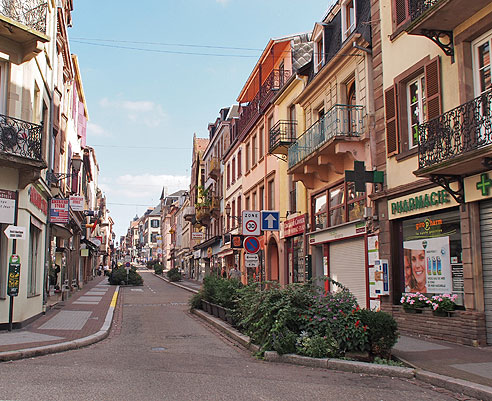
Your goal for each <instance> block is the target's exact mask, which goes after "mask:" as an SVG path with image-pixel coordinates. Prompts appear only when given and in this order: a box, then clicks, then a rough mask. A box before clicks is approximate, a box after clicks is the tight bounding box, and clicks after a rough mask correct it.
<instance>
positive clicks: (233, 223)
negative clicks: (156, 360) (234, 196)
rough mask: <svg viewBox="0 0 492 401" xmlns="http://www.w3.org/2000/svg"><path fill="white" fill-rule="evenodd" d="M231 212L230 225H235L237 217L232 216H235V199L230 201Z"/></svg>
mask: <svg viewBox="0 0 492 401" xmlns="http://www.w3.org/2000/svg"><path fill="white" fill-rule="evenodd" d="M231 214H232V226H233V227H236V222H237V219H235V218H234V217H236V201H235V200H233V201H232V208H231Z"/></svg>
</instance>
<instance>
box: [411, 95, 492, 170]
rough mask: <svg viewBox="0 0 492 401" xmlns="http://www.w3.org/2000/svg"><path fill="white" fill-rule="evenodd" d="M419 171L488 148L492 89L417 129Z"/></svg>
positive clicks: (490, 135)
mask: <svg viewBox="0 0 492 401" xmlns="http://www.w3.org/2000/svg"><path fill="white" fill-rule="evenodd" d="M418 134H419V168H426V167H431V166H434V165H436V164H438V163H442V162H445V161H447V160H451V159H453V158H455V157H456V156H460V155H463V154H465V153H467V152H470V151H472V150H476V149H479V148H482V147H484V146H487V145H491V144H492V89H491V90H489V91H487V92H484V93H483V94H481V95H480V96H478V97H477V98H475V99H473V100H470V101H469V102H466V103H464V104H462V105H460V106H458V107H456V108H454V109H452V110H449V111H448V112H446V113H444V114H441V115H440V116H439V117H436V118H434V119H432V120H430V121H428V122H426V123H424V124H420V125H419V126H418Z"/></svg>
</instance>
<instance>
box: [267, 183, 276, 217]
mask: <svg viewBox="0 0 492 401" xmlns="http://www.w3.org/2000/svg"><path fill="white" fill-rule="evenodd" d="M274 209H275V181H274V180H271V181H268V210H274Z"/></svg>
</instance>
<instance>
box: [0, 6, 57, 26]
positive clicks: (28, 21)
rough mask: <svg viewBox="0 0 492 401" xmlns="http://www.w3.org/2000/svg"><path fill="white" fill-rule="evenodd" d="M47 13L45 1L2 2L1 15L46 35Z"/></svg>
mask: <svg viewBox="0 0 492 401" xmlns="http://www.w3.org/2000/svg"><path fill="white" fill-rule="evenodd" d="M47 12H48V2H47V1H45V0H0V14H2V15H5V16H6V17H8V18H11V19H13V20H14V21H17V22H19V23H21V24H23V25H25V26H27V27H28V28H31V29H34V30H36V31H38V32H41V33H44V34H46V16H47Z"/></svg>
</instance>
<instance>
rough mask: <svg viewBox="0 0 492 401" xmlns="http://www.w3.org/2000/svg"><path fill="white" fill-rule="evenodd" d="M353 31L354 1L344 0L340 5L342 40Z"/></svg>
mask: <svg viewBox="0 0 492 401" xmlns="http://www.w3.org/2000/svg"><path fill="white" fill-rule="evenodd" d="M354 29H355V1H354V0H345V1H344V2H343V4H342V40H345V39H347V38H348V37H349V35H350V34H351V33H352V32H353V31H354Z"/></svg>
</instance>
